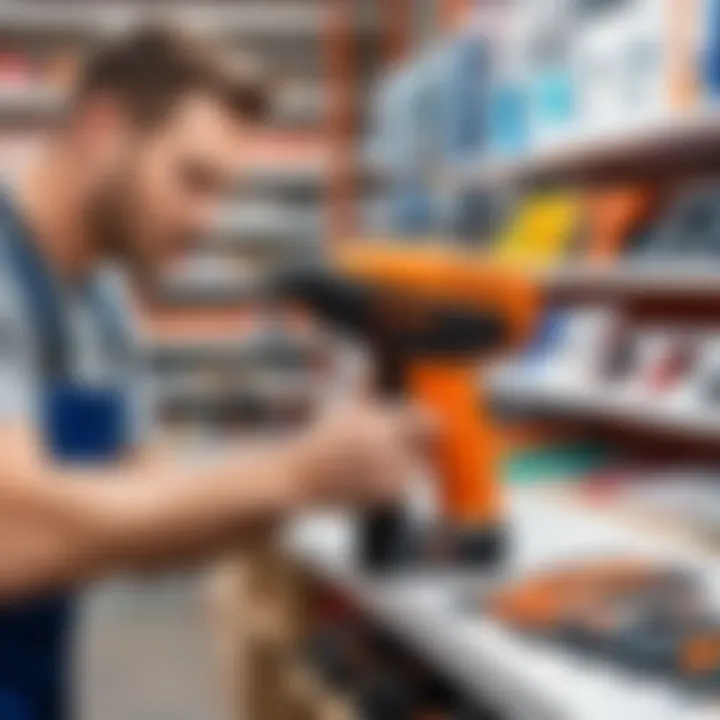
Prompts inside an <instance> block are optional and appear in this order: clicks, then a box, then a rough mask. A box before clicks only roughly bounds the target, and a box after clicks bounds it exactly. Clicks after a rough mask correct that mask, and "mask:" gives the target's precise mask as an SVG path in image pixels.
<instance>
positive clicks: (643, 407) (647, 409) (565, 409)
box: [489, 373, 720, 443]
mask: <svg viewBox="0 0 720 720" xmlns="http://www.w3.org/2000/svg"><path fill="white" fill-rule="evenodd" d="M533 376H534V377H531V378H529V379H522V378H521V377H519V376H513V375H510V376H509V377H506V378H503V377H502V376H498V377H495V378H493V379H491V381H490V384H489V385H490V389H489V392H490V397H491V399H492V401H493V403H494V404H495V405H496V406H497V407H498V408H501V409H503V410H505V411H510V412H512V413H518V412H519V413H521V414H523V413H527V414H530V415H535V414H538V415H541V416H543V417H549V418H558V419H584V420H590V421H603V422H611V423H613V425H616V426H617V427H618V428H625V429H628V428H631V429H635V430H639V431H643V432H648V433H657V434H658V435H660V436H668V437H673V438H677V439H680V440H686V441H694V442H702V443H716V442H718V441H720V407H718V409H717V411H716V412H714V413H713V412H712V411H711V409H709V408H708V409H703V408H701V407H698V406H697V405H695V403H691V402H690V401H688V402H682V401H676V402H673V401H672V400H663V399H657V400H649V399H647V398H639V397H638V396H637V395H636V394H635V393H633V392H632V391H629V390H628V389H627V388H623V387H614V388H613V387H606V388H599V387H592V386H588V385H585V384H580V383H576V384H575V385H572V384H570V383H569V382H567V381H565V382H560V381H553V382H549V381H545V382H543V381H541V380H539V379H538V378H537V377H535V374H534V373H533Z"/></svg>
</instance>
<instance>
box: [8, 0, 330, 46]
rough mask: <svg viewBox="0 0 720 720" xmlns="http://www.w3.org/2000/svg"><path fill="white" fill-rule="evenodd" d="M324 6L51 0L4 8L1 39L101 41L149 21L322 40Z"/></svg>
mask: <svg viewBox="0 0 720 720" xmlns="http://www.w3.org/2000/svg"><path fill="white" fill-rule="evenodd" d="M323 11H324V8H323V5H322V3H320V2H302V3H297V2H288V1H287V0H286V1H285V2H273V3H268V2H258V1H257V0H256V1H255V2H243V3H242V4H230V5H229V4H227V3H218V2H214V3H213V2H210V3H207V4H204V5H198V4H195V5H192V4H190V3H180V4H179V5H178V4H172V5H165V6H164V7H163V5H162V4H161V3H158V4H157V5H155V6H154V7H153V4H147V3H140V2H128V3H119V2H107V3H93V4H88V3H86V2H70V3H57V2H49V1H48V0H44V1H43V0H40V1H39V2H22V1H21V0H12V1H10V2H4V3H2V4H0V35H5V36H8V35H13V36H20V37H37V36H42V37H53V36H73V37H77V38H78V39H83V38H87V39H89V40H94V39H97V38H98V37H102V36H104V35H112V34H113V33H117V32H122V31H123V30H126V29H127V28H129V27H132V26H133V25H134V24H137V23H141V22H144V21H156V20H169V21H172V22H173V23H175V24H179V25H186V26H189V27H193V28H196V29H198V30H201V31H205V32H208V33H212V34H213V35H214V36H216V37H226V38H227V37H230V38H234V37H238V38H241V37H253V38H256V37H259V36H268V37H276V36H285V37H298V36H307V37H309V38H315V37H317V34H318V33H319V32H320V31H321V29H322V27H323V22H322V21H323Z"/></svg>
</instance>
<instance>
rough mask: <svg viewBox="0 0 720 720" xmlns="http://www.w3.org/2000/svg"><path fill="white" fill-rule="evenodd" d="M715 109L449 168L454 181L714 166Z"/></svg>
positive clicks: (665, 172)
mask: <svg viewBox="0 0 720 720" xmlns="http://www.w3.org/2000/svg"><path fill="white" fill-rule="evenodd" d="M718 150H720V111H718V110H715V109H707V108H706V109H702V110H698V111H696V112H693V113H687V114H683V115H675V116H672V117H668V118H663V119H658V120H654V121H647V122H636V123H635V124H632V122H631V121H628V124H626V125H625V126H624V127H623V129H622V130H618V131H616V132H607V133H602V134H600V133H598V134H596V135H592V136H582V137H577V138H572V136H571V135H570V139H564V140H563V141H561V142H558V143H557V144H553V145H552V146H548V147H546V148H543V149H539V150H536V151H531V152H530V153H528V154H527V155H524V156H521V157H519V158H517V159H498V160H495V159H493V158H487V159H481V160H472V161H469V162H468V163H467V164H465V165H464V166H460V167H457V168H454V169H453V170H451V171H450V172H449V176H450V180H451V181H452V182H453V183H459V184H468V183H470V184H475V185H487V186H495V185H503V184H508V183H523V184H533V183H541V182H566V183H570V182H602V181H611V180H618V179H622V180H623V181H624V182H630V181H632V180H640V179H655V180H659V179H662V178H663V177H668V176H671V177H673V178H677V177H679V176H680V175H682V174H685V173H705V172H714V171H717V170H718V169H720V153H718Z"/></svg>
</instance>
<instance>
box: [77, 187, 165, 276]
mask: <svg viewBox="0 0 720 720" xmlns="http://www.w3.org/2000/svg"><path fill="white" fill-rule="evenodd" d="M86 215H87V232H88V233H89V236H90V238H91V240H92V243H93V245H94V247H96V248H97V249H98V253H99V255H100V256H101V257H102V258H103V259H105V260H109V261H111V262H113V263H117V264H118V265H120V266H121V267H122V268H123V270H125V271H127V272H128V273H129V274H130V275H132V277H133V279H134V281H135V282H137V283H139V284H141V285H149V284H150V283H152V282H153V281H154V279H155V278H154V275H155V273H154V272H153V264H152V263H151V262H149V261H148V260H149V258H145V257H144V256H143V254H142V252H141V250H140V248H141V245H140V242H139V239H140V238H139V234H140V232H141V227H140V225H141V223H140V222H139V219H140V217H141V214H140V207H139V202H138V199H137V195H136V194H135V193H134V191H133V183H132V182H131V181H130V179H129V177H128V178H127V179H123V178H117V179H116V180H115V181H113V182H110V183H107V184H106V185H105V186H104V187H103V188H101V189H100V190H99V191H98V192H97V193H96V194H95V195H94V196H93V197H92V198H91V199H90V201H89V203H88V208H87V213H86Z"/></svg>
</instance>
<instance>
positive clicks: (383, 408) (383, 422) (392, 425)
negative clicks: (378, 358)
mask: <svg viewBox="0 0 720 720" xmlns="http://www.w3.org/2000/svg"><path fill="white" fill-rule="evenodd" d="M434 431H435V428H434V427H433V424H432V421H431V419H430V418H429V417H428V416H427V415H425V414H424V413H422V412H421V411H420V410H419V409H417V408H414V407H412V406H408V405H399V404H394V405H393V404H382V403H380V402H378V401H373V400H365V401H357V402H353V403H348V404H345V405H343V406H340V407H335V408H333V409H331V410H330V411H329V412H328V413H327V414H326V415H325V416H324V417H322V418H321V419H320V421H319V422H317V423H316V424H315V425H314V426H313V427H312V428H311V429H310V430H309V431H307V432H306V433H305V434H304V436H303V437H301V438H300V439H299V441H298V443H297V446H296V449H295V456H294V457H295V462H294V467H293V468H292V470H293V471H294V472H295V473H296V478H295V481H296V482H297V483H298V485H297V490H298V501H299V502H300V504H302V505H305V504H338V505H351V506H357V505H360V506H365V505H380V504H384V503H387V502H390V501H392V500H394V499H396V498H397V497H398V495H399V494H400V493H401V492H402V490H403V489H404V488H405V487H406V486H407V484H408V482H409V480H410V479H411V478H412V477H413V476H415V475H416V474H417V473H418V472H419V471H420V470H421V469H422V467H423V463H424V461H425V460H426V457H427V451H428V449H429V447H430V445H431V442H432V440H433V436H434V434H435V432H434Z"/></svg>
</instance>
